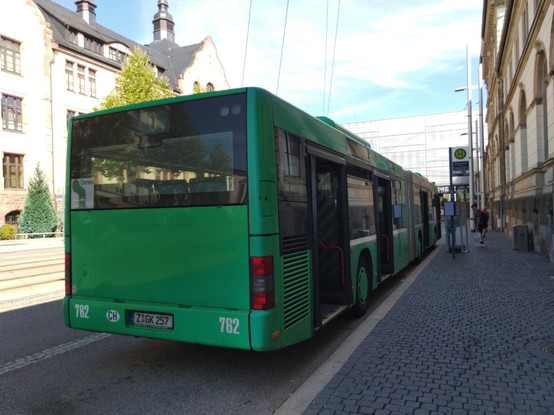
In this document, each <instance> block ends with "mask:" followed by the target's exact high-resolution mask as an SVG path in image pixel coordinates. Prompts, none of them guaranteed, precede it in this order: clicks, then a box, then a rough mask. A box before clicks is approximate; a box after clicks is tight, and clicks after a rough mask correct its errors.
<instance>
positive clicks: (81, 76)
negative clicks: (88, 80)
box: [77, 65, 86, 95]
mask: <svg viewBox="0 0 554 415" xmlns="http://www.w3.org/2000/svg"><path fill="white" fill-rule="evenodd" d="M77 82H78V83H79V94H83V95H84V94H85V93H86V87H85V67H84V66H81V65H77Z"/></svg>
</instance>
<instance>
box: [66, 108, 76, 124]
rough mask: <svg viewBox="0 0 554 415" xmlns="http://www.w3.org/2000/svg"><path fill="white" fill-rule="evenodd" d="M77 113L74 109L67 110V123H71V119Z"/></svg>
mask: <svg viewBox="0 0 554 415" xmlns="http://www.w3.org/2000/svg"><path fill="white" fill-rule="evenodd" d="M76 115H77V113H76V112H75V111H72V110H67V114H66V116H65V118H66V120H67V125H69V122H70V121H71V119H72V118H73V117H75V116H76Z"/></svg>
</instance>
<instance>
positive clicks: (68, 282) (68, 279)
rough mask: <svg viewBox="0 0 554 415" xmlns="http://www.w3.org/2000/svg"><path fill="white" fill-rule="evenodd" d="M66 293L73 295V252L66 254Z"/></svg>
mask: <svg viewBox="0 0 554 415" xmlns="http://www.w3.org/2000/svg"><path fill="white" fill-rule="evenodd" d="M65 295H71V254H70V253H68V252H66V254H65Z"/></svg>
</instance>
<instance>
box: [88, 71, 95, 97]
mask: <svg viewBox="0 0 554 415" xmlns="http://www.w3.org/2000/svg"><path fill="white" fill-rule="evenodd" d="M88 84H89V88H90V96H91V97H94V98H96V71H95V70H93V69H89V70H88Z"/></svg>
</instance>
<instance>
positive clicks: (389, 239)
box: [375, 175, 394, 279]
mask: <svg viewBox="0 0 554 415" xmlns="http://www.w3.org/2000/svg"><path fill="white" fill-rule="evenodd" d="M376 178H377V186H376V188H375V189H376V192H377V195H376V200H377V209H376V214H377V237H378V241H379V244H378V246H379V278H380V279H382V278H384V277H387V276H388V275H390V274H392V273H393V272H394V257H393V242H394V241H393V233H392V198H391V182H390V180H389V179H386V178H383V177H377V175H376Z"/></svg>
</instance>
